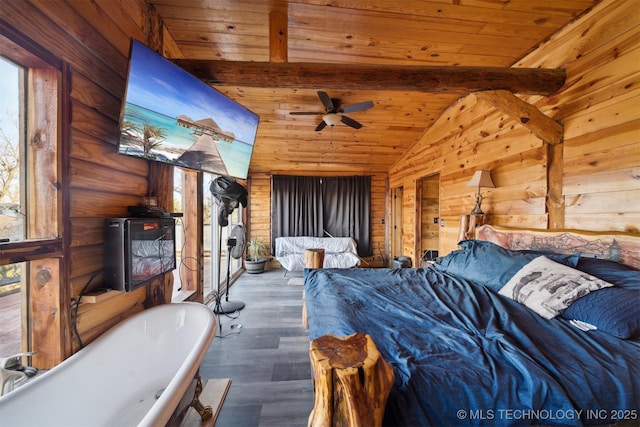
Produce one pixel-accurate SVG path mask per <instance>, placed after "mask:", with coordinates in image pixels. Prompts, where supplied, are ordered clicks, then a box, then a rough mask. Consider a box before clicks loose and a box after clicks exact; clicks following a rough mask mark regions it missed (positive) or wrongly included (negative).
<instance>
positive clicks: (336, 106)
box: [289, 90, 373, 132]
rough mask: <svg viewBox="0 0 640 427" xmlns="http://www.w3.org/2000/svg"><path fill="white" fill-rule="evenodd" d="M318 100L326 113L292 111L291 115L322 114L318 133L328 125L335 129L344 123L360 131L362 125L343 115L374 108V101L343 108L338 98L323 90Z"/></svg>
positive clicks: (317, 128)
mask: <svg viewBox="0 0 640 427" xmlns="http://www.w3.org/2000/svg"><path fill="white" fill-rule="evenodd" d="M318 98H320V101H321V102H322V105H324V108H325V111H324V112H321V111H291V112H290V113H289V114H291V115H294V116H295V115H297V116H302V115H317V114H322V121H321V122H320V124H318V126H317V127H316V132H319V131H321V130H322V129H324V128H325V127H326V126H327V125H329V126H331V127H333V126H335V125H337V124H338V123H340V122H342V123H344V124H345V125H347V126H350V127H352V128H354V129H360V128H361V127H362V124H360V123H358V122H357V121H355V120H353V119H352V118H351V117H347V116H345V115H344V114H343V113H353V112H356V111H364V110H368V109H369V108H372V107H373V102H372V101H365V102H358V103H357V104H351V105H347V106H345V107H342V106H341V105H340V100H339V99H337V98H331V97H330V96H329V95H328V94H327V92H323V91H321V90H319V91H318Z"/></svg>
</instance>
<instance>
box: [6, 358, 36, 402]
mask: <svg viewBox="0 0 640 427" xmlns="http://www.w3.org/2000/svg"><path fill="white" fill-rule="evenodd" d="M34 354H35V353H33V352H28V353H19V354H14V355H13V356H9V357H5V358H2V359H0V396H2V395H5V394H7V393H9V392H10V391H13V389H15V386H16V384H18V383H20V382H21V381H24V380H26V379H27V378H31V377H33V376H34V375H35V374H37V373H38V370H37V369H36V368H33V367H31V366H24V365H23V364H22V362H21V359H22V356H33V355H34Z"/></svg>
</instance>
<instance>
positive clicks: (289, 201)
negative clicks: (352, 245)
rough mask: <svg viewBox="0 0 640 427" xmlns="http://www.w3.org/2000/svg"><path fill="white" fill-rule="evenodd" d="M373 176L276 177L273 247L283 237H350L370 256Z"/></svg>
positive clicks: (274, 179)
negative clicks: (276, 240) (278, 238)
mask: <svg viewBox="0 0 640 427" xmlns="http://www.w3.org/2000/svg"><path fill="white" fill-rule="evenodd" d="M370 218H371V177H369V176H348V177H322V178H320V177H300V176H282V175H274V176H273V178H272V192H271V230H272V239H273V240H272V242H271V247H272V248H273V250H275V239H276V237H281V236H315V237H323V236H324V237H326V236H327V235H331V236H333V237H351V238H353V239H354V240H355V241H356V243H357V245H358V254H359V255H360V256H363V257H364V256H371V255H372V254H373V251H372V248H371V232H370V231H371V225H370Z"/></svg>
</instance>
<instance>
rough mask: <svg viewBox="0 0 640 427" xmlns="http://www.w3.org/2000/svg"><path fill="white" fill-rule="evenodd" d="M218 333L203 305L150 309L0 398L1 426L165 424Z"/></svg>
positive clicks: (115, 327) (209, 312)
mask: <svg viewBox="0 0 640 427" xmlns="http://www.w3.org/2000/svg"><path fill="white" fill-rule="evenodd" d="M215 332H216V318H215V316H214V314H213V313H212V312H211V309H209V308H208V307H207V306H206V305H202V304H197V303H178V304H165V305H161V306H157V307H153V308H150V309H147V310H145V311H143V312H141V313H138V314H136V315H134V316H131V317H129V318H127V319H125V320H124V321H122V322H120V323H119V324H117V325H116V326H114V327H113V328H112V329H110V330H108V331H107V332H105V333H104V334H103V335H101V336H100V337H99V338H97V339H96V340H94V341H93V342H91V343H90V344H88V345H87V346H86V347H85V348H83V349H82V350H80V351H78V352H77V353H75V354H74V355H72V356H71V357H69V358H68V359H66V360H65V361H63V362H62V363H61V364H59V365H58V366H56V367H54V368H53V369H51V370H50V371H47V372H45V373H43V374H41V375H39V376H36V377H35V378H34V379H32V380H31V381H29V382H28V383H26V384H25V385H23V386H21V387H19V388H17V389H16V390H14V391H12V392H10V393H8V394H6V395H5V396H3V397H0V424H1V425H3V426H5V425H6V426H30V427H35V426H65V427H66V426H110V427H112V426H164V425H166V424H167V422H168V421H169V419H170V418H171V415H172V414H173V412H174V410H175V409H176V408H177V406H178V404H179V402H180V401H181V400H182V398H183V395H185V392H186V391H187V389H189V388H193V386H192V383H193V379H194V377H195V376H196V374H198V369H199V367H200V362H201V361H202V358H203V357H204V354H205V353H206V351H207V349H208V347H209V345H210V344H211V341H212V340H213V337H214V336H215ZM188 399H189V401H190V400H191V397H190V396H188Z"/></svg>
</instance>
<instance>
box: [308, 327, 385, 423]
mask: <svg viewBox="0 0 640 427" xmlns="http://www.w3.org/2000/svg"><path fill="white" fill-rule="evenodd" d="M309 356H310V358H311V367H312V369H313V371H314V374H315V385H314V391H315V401H314V407H313V410H312V411H311V415H309V427H321V426H322V427H329V426H331V427H380V426H381V425H382V420H383V418H384V411H385V406H386V403H387V397H389V391H390V390H391V386H392V385H393V380H394V375H393V370H392V369H391V367H390V366H389V365H388V364H387V362H385V361H384V359H383V358H382V357H381V356H380V352H379V351H378V349H377V347H376V345H375V343H374V342H373V340H372V339H371V337H370V336H369V335H367V334H364V333H356V334H353V335H349V336H347V337H337V336H335V335H323V336H321V337H320V338H317V339H315V340H313V341H312V342H311V348H310V350H309Z"/></svg>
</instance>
